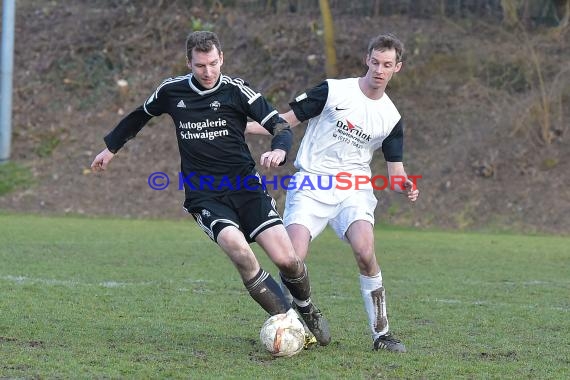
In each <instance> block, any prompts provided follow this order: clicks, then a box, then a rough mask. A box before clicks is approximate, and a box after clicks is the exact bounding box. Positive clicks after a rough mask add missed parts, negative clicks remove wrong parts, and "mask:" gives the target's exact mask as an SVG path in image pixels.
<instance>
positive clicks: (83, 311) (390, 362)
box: [0, 214, 570, 379]
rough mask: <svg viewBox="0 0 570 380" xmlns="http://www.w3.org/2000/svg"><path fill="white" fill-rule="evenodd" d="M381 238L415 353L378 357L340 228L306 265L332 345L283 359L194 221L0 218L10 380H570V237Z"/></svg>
mask: <svg viewBox="0 0 570 380" xmlns="http://www.w3.org/2000/svg"><path fill="white" fill-rule="evenodd" d="M376 236H377V255H378V257H379V259H380V262H381V265H382V268H383V277H384V284H385V287H386V289H387V297H388V313H389V315H390V323H391V326H392V330H393V331H394V332H395V333H396V334H397V335H398V336H399V337H400V338H401V339H402V341H403V342H404V343H405V344H406V346H407V348H408V353H406V354H403V355H398V354H392V353H388V352H373V351H372V350H371V343H372V342H371V339H370V337H369V335H368V329H367V326H366V316H365V313H364V307H363V304H362V299H361V297H360V290H359V285H358V273H357V271H356V265H355V263H354V259H353V258H352V255H351V253H350V251H349V249H348V247H347V246H345V245H343V244H341V243H340V242H338V240H336V238H335V237H334V235H333V234H332V233H331V232H330V231H327V232H326V233H325V234H324V235H322V236H320V237H319V238H318V239H317V240H316V241H315V242H314V245H313V247H312V253H311V255H310V256H309V260H308V262H307V263H308V267H309V271H310V275H311V280H312V285H313V298H314V300H315V302H316V303H317V304H318V305H319V306H320V308H321V309H322V310H323V312H324V313H325V314H326V316H327V318H328V320H329V323H330V325H331V333H332V335H333V342H332V343H331V344H330V345H329V346H327V347H317V348H313V349H310V350H305V351H303V352H301V353H300V354H299V355H297V356H294V357H292V358H280V359H273V358H272V357H271V356H270V355H269V354H268V353H266V352H265V351H264V350H263V348H262V346H261V344H260V343H259V339H258V332H259V329H260V327H261V325H262V324H263V322H264V320H265V319H266V317H267V316H266V315H265V314H264V312H263V311H262V310H261V309H260V308H259V307H258V306H257V304H255V303H254V301H253V300H251V299H250V298H249V296H248V294H247V292H246V291H245V289H244V287H243V285H242V284H241V281H240V278H239V276H238V274H237V272H236V271H235V270H234V269H233V267H232V266H231V264H230V262H229V260H228V259H227V258H226V257H225V256H224V255H223V254H222V253H221V251H220V250H219V249H218V247H217V246H216V245H215V244H213V243H212V242H211V241H210V240H209V239H208V238H207V237H206V235H205V234H204V233H203V232H201V231H200V230H198V228H197V227H196V226H195V225H194V223H193V222H191V221H190V220H188V222H176V221H150V220H113V219H87V218H63V217H62V218H47V217H34V216H24V215H6V214H0V378H25V379H31V378H40V379H50V378H73V379H76V378H85V379H92V378H98V379H103V378H113V379H118V378H125V379H146V378H149V379H150V378H152V379H154V378H171V379H178V378H180V379H190V378H191V379H200V378H230V379H231V378H234V379H237V378H239V379H253V378H259V379H262V378H263V379H267V378H269V379H273V378H275V379H305V378H318V379H373V378H390V379H393V378H408V379H418V378H426V379H455V378H486V379H487V378H494V379H506V378H532V379H567V378H570V313H569V311H570V270H569V269H568V268H570V248H569V247H570V238H568V237H544V236H528V237H525V236H516V235H499V234H465V233H448V232H434V231H415V230H405V229H395V228H391V227H381V228H378V229H377V233H376ZM254 249H255V250H256V252H258V253H259V255H258V256H259V257H260V258H261V260H262V263H263V266H264V268H265V269H267V270H268V271H269V272H271V273H273V274H274V275H275V274H276V270H275V267H274V266H273V265H271V264H270V263H269V261H268V260H267V259H266V257H265V256H264V255H263V254H262V253H261V251H260V250H259V249H258V247H256V246H255V247H254Z"/></svg>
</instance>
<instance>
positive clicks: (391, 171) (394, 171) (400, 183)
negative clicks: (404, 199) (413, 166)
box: [386, 161, 420, 202]
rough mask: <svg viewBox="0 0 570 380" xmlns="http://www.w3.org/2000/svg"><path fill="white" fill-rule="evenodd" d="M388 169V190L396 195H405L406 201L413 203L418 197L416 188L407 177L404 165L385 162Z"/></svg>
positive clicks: (413, 182)
mask: <svg viewBox="0 0 570 380" xmlns="http://www.w3.org/2000/svg"><path fill="white" fill-rule="evenodd" d="M386 166H387V168H388V177H389V178H390V189H391V190H394V191H397V192H398V193H405V194H406V195H407V196H408V199H409V200H410V201H412V202H415V201H416V200H417V199H418V196H419V195H420V191H419V190H418V186H417V184H416V183H415V181H413V180H412V179H415V178H410V177H408V174H407V173H406V170H405V169H404V164H403V163H402V162H392V161H386Z"/></svg>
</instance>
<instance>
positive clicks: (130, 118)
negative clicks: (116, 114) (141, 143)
mask: <svg viewBox="0 0 570 380" xmlns="http://www.w3.org/2000/svg"><path fill="white" fill-rule="evenodd" d="M165 83H167V81H164V82H163V83H162V84H161V86H159V88H158V89H157V90H156V91H155V92H154V93H153V94H152V95H151V96H150V97H149V98H148V99H147V101H146V102H145V103H144V105H142V106H140V107H138V108H136V109H134V110H133V111H132V112H131V113H129V114H128V115H127V116H125V117H124V118H123V119H122V120H121V121H120V122H119V124H117V126H116V127H115V128H113V130H112V131H111V132H109V133H108V134H107V135H106V136H105V137H104V138H103V140H104V141H105V145H106V146H107V147H106V148H105V149H103V150H102V151H101V153H99V154H98V155H97V156H96V157H95V159H94V160H93V162H92V163H91V170H92V171H94V172H100V171H104V170H106V169H107V166H108V165H109V162H111V160H112V159H113V157H115V154H116V153H117V152H118V151H119V149H121V148H122V147H123V145H125V143H126V142H127V141H129V140H130V139H132V138H134V137H135V136H136V135H137V134H138V133H139V132H140V131H141V129H143V127H144V126H145V125H146V123H148V121H149V120H150V119H152V118H153V117H154V116H158V115H160V114H162V113H163V112H164V111H163V110H164V103H163V99H164V98H165V96H159V94H162V93H161V92H160V90H161V88H162V87H163V86H164V84H165Z"/></svg>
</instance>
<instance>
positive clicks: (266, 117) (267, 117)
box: [259, 110, 278, 125]
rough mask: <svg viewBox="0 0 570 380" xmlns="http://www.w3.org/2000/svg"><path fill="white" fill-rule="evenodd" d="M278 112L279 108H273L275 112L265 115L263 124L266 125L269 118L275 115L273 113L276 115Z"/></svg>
mask: <svg viewBox="0 0 570 380" xmlns="http://www.w3.org/2000/svg"><path fill="white" fill-rule="evenodd" d="M277 113H278V112H277V110H273V112H271V113H270V114H269V115H267V116H265V119H263V120H261V123H259V124H261V125H265V123H267V120H269V119H271V118H272V117H273V115H276V114H277Z"/></svg>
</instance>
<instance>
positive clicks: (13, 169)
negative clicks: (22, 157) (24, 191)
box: [0, 161, 34, 196]
mask: <svg viewBox="0 0 570 380" xmlns="http://www.w3.org/2000/svg"><path fill="white" fill-rule="evenodd" d="M33 182H34V181H33V175H32V172H31V171H30V169H28V168H26V167H24V166H22V165H20V164H17V163H15V162H12V161H10V162H6V163H2V164H0V196H2V195H4V194H7V193H9V192H10V191H12V190H14V189H16V188H25V187H30V186H31V185H32V184H33Z"/></svg>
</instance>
